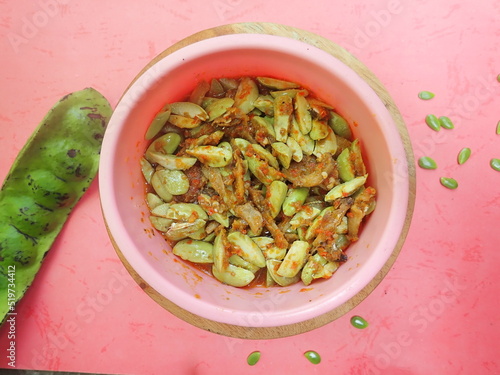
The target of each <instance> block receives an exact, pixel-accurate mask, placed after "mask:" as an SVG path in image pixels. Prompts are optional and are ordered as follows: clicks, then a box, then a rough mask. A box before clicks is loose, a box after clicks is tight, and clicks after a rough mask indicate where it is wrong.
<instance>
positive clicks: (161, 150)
mask: <svg viewBox="0 0 500 375" xmlns="http://www.w3.org/2000/svg"><path fill="white" fill-rule="evenodd" d="M159 124H160V125H161V126H160V125H159ZM146 138H147V139H151V140H152V142H151V144H150V145H149V147H148V149H147V150H146V152H145V154H144V157H143V158H142V159H141V168H142V172H143V175H144V178H145V180H146V182H147V187H148V191H147V194H146V202H147V204H148V207H149V209H150V213H151V216H150V220H151V223H152V225H153V226H154V227H155V228H156V229H157V230H158V231H159V232H160V233H161V234H162V235H163V237H164V238H165V239H166V240H167V241H168V242H169V243H170V244H171V245H172V249H173V252H174V254H175V255H177V256H179V257H181V258H182V259H184V260H186V261H189V262H193V263H199V264H208V265H210V266H211V272H212V275H213V276H214V277H215V278H216V279H218V280H219V281H221V282H223V283H226V284H229V285H232V286H236V287H242V286H246V285H249V284H251V283H252V282H253V281H254V280H255V279H256V278H258V275H262V279H264V280H265V285H266V286H272V285H279V286H287V285H291V284H293V283H296V282H298V281H299V280H302V282H303V283H304V284H305V285H309V284H310V283H311V282H312V281H313V280H315V279H324V278H329V277H331V276H332V274H333V273H334V272H335V271H336V270H337V268H338V267H339V266H340V265H341V264H342V263H343V262H345V261H346V260H347V259H348V257H347V254H346V250H347V248H348V247H349V246H350V245H351V243H353V242H355V241H357V240H358V236H359V235H360V229H361V226H362V223H363V221H364V220H365V218H366V216H367V215H369V214H370V213H371V212H372V211H373V209H374V208H375V197H376V191H375V189H374V188H373V187H371V186H366V182H367V178H368V172H367V170H366V166H365V163H364V162H363V156H362V152H361V145H360V142H359V140H358V139H353V137H352V132H351V129H350V127H349V125H348V123H347V121H346V120H345V118H343V117H342V116H341V115H340V114H339V113H337V112H336V111H335V109H334V107H332V106H330V105H329V104H326V103H324V102H322V101H321V100H319V99H318V98H316V97H314V96H313V95H312V94H311V93H310V92H309V91H308V90H306V89H304V88H301V87H300V85H299V84H296V83H294V82H289V81H283V80H279V79H275V78H270V77H242V78H239V79H231V78H221V79H213V80H211V81H210V82H206V81H203V82H200V83H199V84H198V86H197V87H196V88H195V89H194V90H193V92H192V93H191V95H190V96H189V98H188V99H186V101H184V102H175V103H168V104H166V105H164V106H163V107H162V108H161V110H160V111H159V112H158V114H157V115H156V117H155V118H154V119H152V121H151V126H150V127H149V129H148V131H147V133H146Z"/></svg>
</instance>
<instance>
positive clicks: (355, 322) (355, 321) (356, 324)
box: [351, 315, 368, 329]
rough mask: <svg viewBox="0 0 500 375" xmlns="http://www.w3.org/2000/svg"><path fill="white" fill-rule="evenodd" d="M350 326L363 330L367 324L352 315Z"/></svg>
mask: <svg viewBox="0 0 500 375" xmlns="http://www.w3.org/2000/svg"><path fill="white" fill-rule="evenodd" d="M351 324H352V325H353V326H354V327H356V328H359V329H365V328H366V327H368V322H367V321H366V320H365V319H364V318H362V317H360V316H358V315H354V316H353V317H352V318H351Z"/></svg>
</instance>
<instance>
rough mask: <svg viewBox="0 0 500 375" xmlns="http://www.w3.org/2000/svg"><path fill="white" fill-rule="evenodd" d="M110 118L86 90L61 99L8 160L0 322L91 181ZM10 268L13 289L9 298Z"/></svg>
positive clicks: (0, 221)
mask: <svg viewBox="0 0 500 375" xmlns="http://www.w3.org/2000/svg"><path fill="white" fill-rule="evenodd" d="M110 116H111V106H110V105H109V103H108V101H107V100H106V99H105V98H104V97H103V96H102V95H101V94H100V93H99V92H97V91H96V90H94V89H92V88H86V89H84V90H81V91H77V92H74V93H72V94H69V95H66V96H65V97H63V98H62V99H61V100H60V101H59V102H57V103H56V104H55V106H54V107H53V108H52V109H51V110H50V111H49V112H48V113H47V114H46V116H45V117H44V119H43V120H42V122H41V123H40V124H39V125H38V127H37V128H36V129H35V131H34V132H33V134H32V135H31V137H30V138H29V139H28V141H27V142H26V144H25V145H24V146H23V148H22V149H21V151H20V152H19V154H18V156H17V158H16V160H15V161H14V163H13V165H12V167H11V169H10V171H9V173H8V175H7V178H6V179H5V181H4V183H3V185H2V189H1V191H0V259H1V261H0V320H3V319H5V316H6V314H7V313H8V312H9V311H12V310H13V309H14V304H15V303H17V302H18V301H19V300H20V299H21V298H22V296H23V295H24V293H25V292H26V289H27V288H28V287H29V286H30V285H31V283H32V281H33V279H34V278H35V275H36V274H37V272H38V270H39V269H40V267H41V264H42V260H43V259H44V256H45V255H46V253H47V252H48V251H49V249H50V248H51V246H52V244H53V242H54V240H55V239H56V237H57V235H58V234H59V232H60V231H61V229H62V227H63V225H64V223H65V221H66V219H67V217H68V215H69V213H70V212H71V210H72V208H73V207H74V206H75V205H76V203H77V202H78V200H79V199H80V198H81V197H82V196H83V194H84V193H85V191H86V190H87V189H88V188H89V185H90V183H91V182H92V181H93V179H94V177H95V175H96V173H97V168H98V164H99V152H100V149H101V143H102V139H103V136H104V131H105V129H106V126H107V123H108V120H109V117H110ZM13 270H15V285H16V288H15V292H14V293H13V294H14V296H11V294H12V293H11V292H10V291H9V289H8V285H9V283H12V281H11V280H12V279H13V274H12V271H13ZM8 291H9V293H8ZM11 297H13V298H11Z"/></svg>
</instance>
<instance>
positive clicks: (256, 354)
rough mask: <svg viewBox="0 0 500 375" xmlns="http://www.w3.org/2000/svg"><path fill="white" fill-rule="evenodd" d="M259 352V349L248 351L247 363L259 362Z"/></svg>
mask: <svg viewBox="0 0 500 375" xmlns="http://www.w3.org/2000/svg"><path fill="white" fill-rule="evenodd" d="M260 354H261V353H260V352H259V351H255V352H252V353H250V354H249V355H248V357H247V363H248V364H249V365H250V366H255V365H256V364H257V362H259V360H260Z"/></svg>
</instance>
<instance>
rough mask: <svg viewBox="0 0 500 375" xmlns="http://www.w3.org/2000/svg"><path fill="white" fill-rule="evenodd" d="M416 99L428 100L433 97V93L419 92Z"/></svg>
mask: <svg viewBox="0 0 500 375" xmlns="http://www.w3.org/2000/svg"><path fill="white" fill-rule="evenodd" d="M418 97H419V98H420V99H422V100H430V99H432V98H433V97H434V93H432V92H430V91H420V92H419V93H418Z"/></svg>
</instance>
